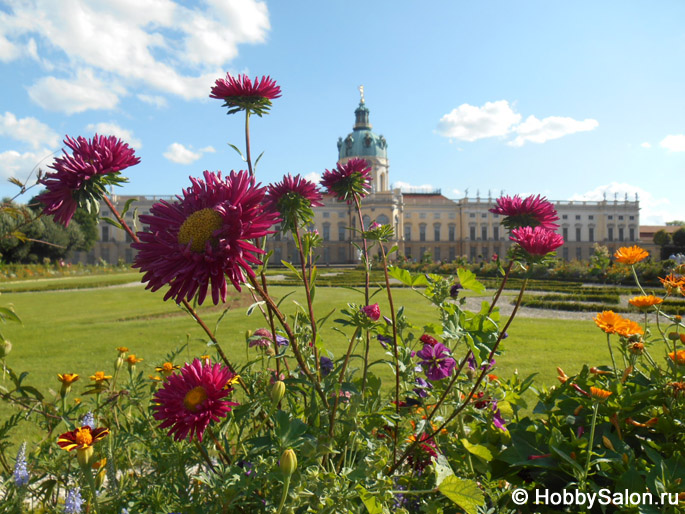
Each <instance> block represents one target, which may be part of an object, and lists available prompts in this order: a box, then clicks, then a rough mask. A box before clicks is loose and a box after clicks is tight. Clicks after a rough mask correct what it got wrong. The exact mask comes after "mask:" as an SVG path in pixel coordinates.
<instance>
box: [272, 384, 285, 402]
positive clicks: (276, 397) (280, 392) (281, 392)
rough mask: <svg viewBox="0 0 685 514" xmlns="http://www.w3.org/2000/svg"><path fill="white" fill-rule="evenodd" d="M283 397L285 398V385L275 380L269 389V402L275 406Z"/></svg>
mask: <svg viewBox="0 0 685 514" xmlns="http://www.w3.org/2000/svg"><path fill="white" fill-rule="evenodd" d="M283 396H285V383H284V382H283V381H282V380H277V381H276V382H275V383H274V385H273V387H272V388H271V401H272V402H273V404H274V405H276V404H278V402H280V401H281V400H282V399H283Z"/></svg>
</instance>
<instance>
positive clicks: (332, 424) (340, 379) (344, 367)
mask: <svg viewBox="0 0 685 514" xmlns="http://www.w3.org/2000/svg"><path fill="white" fill-rule="evenodd" d="M358 335H359V327H357V328H356V330H355V331H354V334H352V337H351V338H350V344H349V346H348V347H347V354H345V360H344V361H343V365H342V367H341V368H340V376H339V377H338V385H339V386H340V385H342V383H343V380H344V379H345V371H346V370H347V364H348V363H349V362H350V355H351V354H352V347H353V346H354V341H355V340H356V339H357V336H358ZM339 402H340V392H338V394H336V395H335V399H334V400H333V408H332V409H331V420H330V423H329V428H328V435H329V436H330V437H331V438H332V437H333V434H334V430H335V413H336V411H337V410H338V403H339Z"/></svg>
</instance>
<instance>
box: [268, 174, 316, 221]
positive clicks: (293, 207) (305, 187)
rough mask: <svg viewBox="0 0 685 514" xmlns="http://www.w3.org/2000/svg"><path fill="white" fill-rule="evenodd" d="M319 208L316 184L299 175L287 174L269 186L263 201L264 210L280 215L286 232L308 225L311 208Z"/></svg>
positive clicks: (310, 218) (311, 217)
mask: <svg viewBox="0 0 685 514" xmlns="http://www.w3.org/2000/svg"><path fill="white" fill-rule="evenodd" d="M321 206H323V203H321V192H320V191H319V189H318V188H317V187H316V184H314V183H313V182H310V181H309V180H306V179H304V178H302V177H301V176H300V175H295V176H294V177H293V176H291V175H290V174H287V175H286V176H284V177H283V180H282V181H281V182H276V183H275V184H270V185H269V187H268V188H267V193H266V197H265V199H264V207H265V208H266V209H269V210H272V211H275V212H278V213H280V215H281V219H282V220H283V227H284V229H286V230H294V229H295V227H296V226H297V227H300V226H303V225H306V224H308V223H310V222H311V221H312V219H313V218H314V211H313V210H312V207H321Z"/></svg>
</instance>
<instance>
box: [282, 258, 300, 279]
mask: <svg viewBox="0 0 685 514" xmlns="http://www.w3.org/2000/svg"><path fill="white" fill-rule="evenodd" d="M281 264H283V266H285V267H286V268H288V269H289V270H290V271H292V272H293V273H295V276H296V277H297V278H298V279H299V280H302V275H300V272H299V271H297V268H295V266H293V265H292V264H290V263H289V262H288V261H281Z"/></svg>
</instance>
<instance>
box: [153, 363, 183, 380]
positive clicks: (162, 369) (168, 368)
mask: <svg viewBox="0 0 685 514" xmlns="http://www.w3.org/2000/svg"><path fill="white" fill-rule="evenodd" d="M179 369H181V366H179V365H178V364H176V365H175V364H173V363H171V362H165V363H164V364H162V365H161V366H157V367H156V368H155V371H156V372H157V373H161V374H162V375H164V376H165V377H168V376H169V375H171V374H172V373H173V372H174V371H177V370H179Z"/></svg>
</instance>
